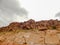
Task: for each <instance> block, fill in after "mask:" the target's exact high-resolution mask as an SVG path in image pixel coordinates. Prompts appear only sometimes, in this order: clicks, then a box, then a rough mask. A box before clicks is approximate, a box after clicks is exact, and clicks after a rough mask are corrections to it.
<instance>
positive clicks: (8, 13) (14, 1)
mask: <svg viewBox="0 0 60 45" xmlns="http://www.w3.org/2000/svg"><path fill="white" fill-rule="evenodd" d="M27 14H28V13H27V11H26V10H25V9H24V8H22V7H21V5H20V4H19V1H18V0H0V26H1V25H7V24H9V23H11V22H13V21H18V17H20V18H22V19H25V18H27Z"/></svg>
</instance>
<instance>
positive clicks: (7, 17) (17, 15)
mask: <svg viewBox="0 0 60 45" xmlns="http://www.w3.org/2000/svg"><path fill="white" fill-rule="evenodd" d="M55 15H56V16H55ZM58 17H59V18H60V0H0V26H4V25H7V24H9V23H11V22H14V21H17V22H23V21H26V20H28V19H34V20H49V19H59V18H58Z"/></svg>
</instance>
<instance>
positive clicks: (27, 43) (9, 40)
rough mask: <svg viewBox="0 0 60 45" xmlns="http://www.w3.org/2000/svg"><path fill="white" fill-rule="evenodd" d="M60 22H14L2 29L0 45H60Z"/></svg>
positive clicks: (0, 29)
mask: <svg viewBox="0 0 60 45" xmlns="http://www.w3.org/2000/svg"><path fill="white" fill-rule="evenodd" d="M59 28H60V21H58V20H48V21H47V20H46V21H38V22H36V21H34V20H32V19H31V20H29V21H26V22H13V23H11V24H10V25H8V26H6V27H2V28H0V45H60V29H59Z"/></svg>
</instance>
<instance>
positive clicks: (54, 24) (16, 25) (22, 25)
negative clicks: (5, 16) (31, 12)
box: [0, 19, 60, 31]
mask: <svg viewBox="0 0 60 45" xmlns="http://www.w3.org/2000/svg"><path fill="white" fill-rule="evenodd" d="M59 28H60V21H59V20H52V19H51V20H42V21H34V20H32V19H30V20H28V21H25V22H12V23H10V24H9V25H8V26H6V27H2V28H0V31H6V30H7V31H9V30H10V31H11V30H17V29H22V30H30V29H38V30H41V31H43V30H47V29H59Z"/></svg>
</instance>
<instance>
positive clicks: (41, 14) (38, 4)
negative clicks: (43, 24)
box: [21, 0, 60, 20]
mask: <svg viewBox="0 0 60 45" xmlns="http://www.w3.org/2000/svg"><path fill="white" fill-rule="evenodd" d="M21 4H22V7H24V8H25V9H27V10H28V12H29V14H28V17H29V19H30V18H32V19H35V20H48V19H59V18H58V17H55V15H56V13H58V12H60V0H21Z"/></svg>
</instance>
